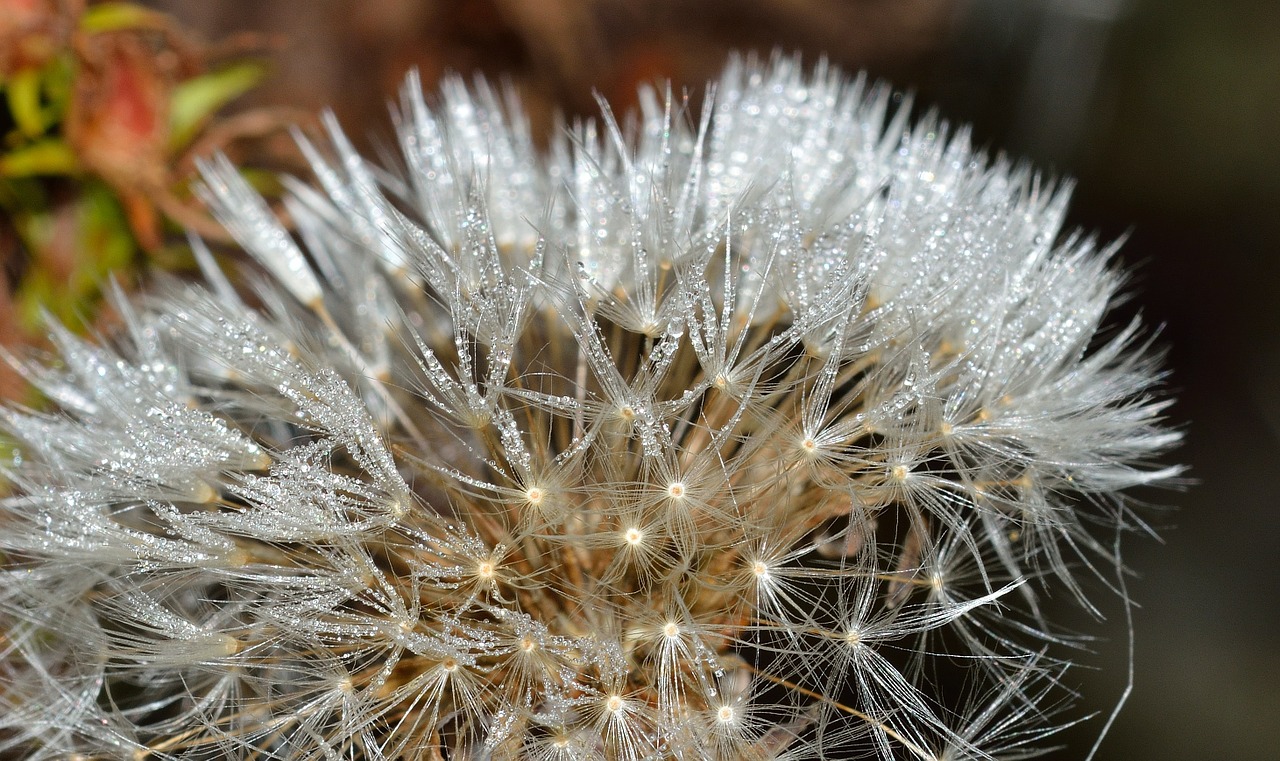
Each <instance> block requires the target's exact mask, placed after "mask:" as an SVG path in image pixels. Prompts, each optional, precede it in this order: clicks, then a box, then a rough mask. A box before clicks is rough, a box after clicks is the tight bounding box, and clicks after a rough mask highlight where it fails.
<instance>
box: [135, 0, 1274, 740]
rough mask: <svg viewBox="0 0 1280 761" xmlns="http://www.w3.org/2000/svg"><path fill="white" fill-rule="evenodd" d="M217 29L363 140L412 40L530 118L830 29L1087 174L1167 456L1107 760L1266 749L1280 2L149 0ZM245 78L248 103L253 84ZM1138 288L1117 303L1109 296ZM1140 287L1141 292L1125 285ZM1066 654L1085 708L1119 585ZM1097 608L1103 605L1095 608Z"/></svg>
mask: <svg viewBox="0 0 1280 761" xmlns="http://www.w3.org/2000/svg"><path fill="white" fill-rule="evenodd" d="M151 4H152V5H155V6H156V7H160V8H163V9H165V10H167V11H169V12H172V13H174V14H175V15H176V16H177V17H178V18H179V19H180V20H181V22H182V23H184V24H186V25H190V26H192V27H194V28H195V29H196V30H198V31H199V32H200V33H201V34H202V35H204V36H206V37H207V38H209V39H215V38H218V37H221V36H223V35H226V34H229V33H232V32H236V31H243V30H250V31H255V32H260V33H265V34H268V35H276V36H278V37H279V42H280V44H279V46H278V47H277V49H276V52H275V53H274V54H273V60H274V64H273V67H274V68H273V74H272V76H271V78H270V79H269V80H268V81H267V82H266V84H265V85H264V87H262V88H260V89H259V90H257V91H255V93H254V95H253V96H252V97H251V98H250V99H248V100H249V101H250V102H251V103H256V104H259V105H262V104H287V105H293V106H299V107H302V108H304V109H310V110H315V109H319V108H320V107H323V106H330V107H332V108H333V109H334V110H335V111H336V112H337V114H338V116H339V118H340V120H341V121H342V123H343V124H344V126H345V127H346V128H347V130H348V133H349V134H351V135H352V136H353V137H355V138H357V140H358V141H359V140H360V139H361V138H363V139H364V146H365V147H366V149H367V148H368V147H369V146H370V145H374V144H376V143H378V142H379V141H381V142H383V143H384V144H385V143H386V142H387V141H388V140H389V139H390V135H391V130H390V126H389V120H388V118H387V116H386V109H385V104H386V103H387V101H388V100H389V99H391V98H393V97H394V96H395V93H396V90H397V87H398V86H399V83H400V81H401V78H402V77H403V75H404V72H405V71H406V70H407V69H408V68H410V67H413V66H416V67H418V68H419V69H420V70H421V72H422V76H423V80H424V82H425V83H426V86H427V88H428V90H430V89H431V88H432V87H433V86H434V85H433V83H434V82H435V81H436V80H437V79H438V78H439V77H440V76H441V74H442V73H443V72H445V71H446V70H456V71H460V72H462V73H465V74H470V73H471V72H473V71H476V70H480V71H484V72H486V73H488V74H490V75H505V76H507V77H509V78H510V79H511V81H513V82H514V83H515V84H516V86H517V87H518V88H519V89H520V91H521V93H522V95H523V97H524V99H525V102H526V103H527V105H528V107H529V110H530V112H531V114H532V116H533V120H534V124H535V128H537V129H539V130H542V131H544V133H545V131H546V130H548V129H550V128H551V124H552V114H553V112H554V111H555V109H556V108H560V109H561V110H562V111H564V112H567V113H569V114H578V113H582V114H591V113H594V112H595V104H594V101H593V99H592V88H597V89H598V90H599V91H600V92H601V93H602V94H604V95H605V96H606V97H608V98H609V99H610V101H611V102H613V103H614V104H615V108H616V107H618V106H620V105H621V104H626V103H629V102H632V101H633V100H634V97H633V93H634V88H635V86H636V84H637V83H638V82H642V81H652V80H653V79H655V78H659V77H671V78H673V79H674V81H675V83H676V85H677V86H680V85H684V86H688V87H689V88H690V89H691V90H693V91H700V90H701V88H702V86H703V82H705V81H706V80H707V79H708V78H711V77H714V76H715V75H716V74H717V72H718V71H719V69H720V67H721V65H722V63H723V61H724V58H725V56H726V53H727V51H729V50H735V49H736V50H752V49H754V50H759V51H762V52H766V53H767V52H768V51H769V50H770V49H772V48H773V47H775V46H779V47H781V48H782V49H783V50H787V51H799V52H801V53H802V54H803V55H804V58H805V60H806V61H808V62H812V61H814V60H815V59H816V58H817V57H818V56H819V55H822V54H826V55H827V56H829V57H830V58H831V59H832V60H833V61H834V62H836V63H838V64H839V65H841V66H843V67H844V68H846V69H848V70H851V71H852V70H857V69H866V70H867V71H868V72H870V73H871V74H872V75H873V76H878V77H885V78H887V79H890V80H891V81H893V82H894V83H895V84H896V85H898V86H900V87H905V88H909V89H911V90H914V91H915V92H916V93H917V95H918V102H919V103H923V104H936V105H937V106H938V107H939V109H940V110H941V112H942V113H943V114H944V115H946V116H947V117H949V118H951V119H953V120H956V121H964V122H970V123H972V124H973V126H974V132H975V136H976V142H977V143H978V144H979V145H982V146H986V147H989V148H991V149H992V150H995V149H997V148H998V149H1002V150H1005V151H1007V152H1008V153H1010V154H1012V155H1015V156H1020V157H1026V158H1028V159H1030V160H1032V161H1033V162H1034V163H1035V164H1036V165H1038V166H1040V167H1042V168H1044V169H1045V170H1047V171H1049V172H1051V173H1054V174H1058V175H1069V176H1072V177H1075V178H1077V179H1078V180H1079V185H1078V191H1077V194H1076V196H1075V199H1076V200H1075V204H1074V207H1073V212H1072V214H1071V217H1070V219H1071V221H1072V223H1073V224H1074V225H1077V226H1080V227H1082V228H1084V229H1086V230H1090V231H1096V232H1098V233H1099V234H1100V235H1101V237H1103V238H1104V239H1114V238H1116V237H1119V236H1122V235H1126V234H1128V235H1129V239H1128V242H1127V243H1126V244H1125V247H1124V249H1123V254H1122V260H1123V262H1124V264H1125V266H1126V267H1128V268H1130V269H1131V271H1132V273H1133V275H1132V280H1133V288H1134V290H1135V291H1136V292H1137V293H1138V295H1137V297H1136V298H1135V299H1134V302H1133V303H1134V304H1135V305H1140V308H1141V310H1142V312H1143V314H1144V315H1145V316H1146V318H1147V320H1148V322H1149V323H1150V324H1152V325H1161V324H1163V325H1164V328H1163V331H1162V333H1163V335H1162V341H1163V342H1164V343H1165V344H1166V345H1168V346H1169V347H1170V352H1169V363H1168V364H1169V366H1170V368H1171V370H1172V374H1171V376H1170V380H1169V388H1170V389H1171V390H1172V391H1173V392H1174V393H1175V394H1176V395H1177V398H1178V403H1177V404H1176V406H1174V407H1173V409H1172V413H1171V416H1172V419H1173V421H1174V423H1175V424H1176V425H1178V426H1181V427H1183V428H1184V429H1185V430H1186V432H1187V443H1186V445H1185V446H1184V447H1183V448H1182V449H1181V450H1180V451H1179V452H1178V454H1177V456H1176V459H1177V460H1178V461H1181V462H1184V463H1189V464H1190V465H1191V471H1190V475H1191V476H1193V477H1194V479H1195V480H1196V481H1197V483H1195V484H1193V485H1191V486H1190V487H1188V488H1187V490H1186V491H1185V492H1177V491H1174V492H1161V493H1158V494H1153V495H1143V496H1144V497H1145V498H1147V499H1150V500H1151V501H1153V502H1156V503H1160V504H1166V505H1170V506H1171V507H1176V508H1177V509H1176V510H1167V511H1164V510H1152V511H1150V512H1148V513H1147V516H1148V517H1149V518H1150V519H1151V520H1152V521H1153V523H1154V524H1156V525H1157V526H1158V527H1159V528H1160V535H1161V537H1162V541H1159V542H1158V541H1156V540H1150V539H1142V538H1140V537H1134V538H1133V539H1132V540H1131V541H1130V542H1129V543H1128V550H1127V552H1126V558H1127V559H1128V561H1129V563H1130V564H1131V566H1132V567H1133V568H1134V569H1135V570H1136V571H1137V572H1138V574H1139V575H1138V577H1137V578H1135V579H1134V580H1132V582H1131V584H1130V590H1131V592H1132V594H1133V596H1134V597H1135V598H1136V600H1138V602H1139V603H1140V604H1141V606H1142V607H1141V609H1139V610H1137V611H1136V613H1135V618H1136V627H1137V629H1136V631H1137V657H1136V689H1135V692H1134V694H1133V697H1132V699H1131V700H1130V701H1129V704H1128V705H1127V707H1126V709H1125V710H1124V712H1123V713H1122V714H1121V715H1120V717H1119V719H1118V720H1117V722H1116V724H1115V727H1114V729H1113V731H1112V732H1111V734H1110V736H1109V737H1108V738H1107V740H1106V742H1105V743H1104V745H1103V746H1102V749H1101V751H1100V752H1099V754H1098V756H1097V757H1098V758H1099V759H1163V760H1165V761H1179V760H1181V759H1187V760H1188V761H1191V760H1195V761H1200V760H1201V759H1227V760H1229V759H1270V758H1277V757H1278V756H1277V755H1276V754H1277V753H1280V751H1277V748H1280V650H1278V649H1277V645H1278V644H1280V636H1277V632H1276V626H1277V623H1280V621H1278V619H1280V616H1278V615H1277V606H1278V605H1280V584H1278V583H1277V582H1278V580H1280V574H1278V573H1277V571H1276V565H1277V559H1278V558H1280V551H1278V547H1280V517H1278V515H1280V501H1278V500H1277V499H1276V497H1275V496H1274V495H1275V492H1276V491H1277V487H1278V485H1280V287H1278V285H1277V276H1278V275H1280V266H1277V256H1278V255H1280V251H1278V250H1277V244H1278V243H1280V147H1277V146H1278V145H1280V7H1277V4H1276V3H1275V2H1274V0H1225V1H1218V2H1208V3H1206V2H1203V0H1044V1H1043V2H1021V3H1020V2H1010V1H1009V0H971V1H970V2H959V1H956V0H929V1H926V0H879V1H877V0H853V1H851V2H842V1H841V0H708V1H705V2H696V3H695V2H675V1H674V0H647V1H646V0H636V2H626V1H624V0H522V1H516V0H459V1H457V2H447V1H441V2H396V1H395V0H365V1H364V2H356V1H355V0H308V1H307V2H298V1H297V0H269V1H264V0H220V1H218V2H201V3H183V2H180V1H179V0H155V1H154V2H152V3H151ZM246 105H247V104H246ZM1126 308H1130V307H1126ZM1132 308H1135V309H1136V308H1139V307H1137V306H1134V307H1132ZM1108 615H1109V620H1108V621H1107V622H1106V623H1105V624H1104V625H1103V628H1104V629H1105V636H1106V639H1105V640H1104V641H1101V642H1099V643H1098V644H1097V646H1096V651H1097V654H1096V656H1094V657H1090V658H1086V659H1085V660H1086V662H1087V663H1089V664H1090V665H1092V666H1095V667H1096V670H1093V671H1088V670H1077V671H1076V672H1074V673H1073V675H1072V676H1071V678H1072V679H1075V680H1078V683H1079V686H1080V689H1081V691H1082V693H1083V694H1084V699H1083V701H1082V702H1083V703H1084V704H1085V705H1086V706H1088V707H1090V708H1091V709H1092V710H1096V711H1099V712H1101V714H1102V715H1101V716H1100V717H1099V718H1096V719H1094V720H1093V721H1092V722H1090V723H1088V724H1087V725H1085V726H1082V727H1079V728H1076V729H1073V730H1071V731H1070V732H1069V733H1067V734H1066V735H1065V736H1064V737H1065V739H1066V740H1068V741H1069V742H1070V743H1071V748H1070V750H1069V751H1064V752H1062V753H1060V754H1058V755H1056V756H1054V758H1082V757H1083V756H1084V754H1085V753H1086V751H1087V749H1088V747H1089V745H1090V743H1091V742H1092V740H1091V738H1092V735H1093V734H1096V732H1097V731H1098V729H1099V727H1100V725H1101V722H1102V721H1103V718H1104V717H1105V715H1106V713H1107V712H1108V711H1109V710H1110V707H1111V705H1113V704H1114V701H1115V699H1116V698H1117V697H1118V696H1119V694H1120V693H1121V691H1122V689H1123V687H1124V683H1125V665H1126V661H1125V657H1126V634H1125V628H1124V624H1123V616H1122V612H1121V611H1120V610H1119V609H1118V608H1117V606H1114V605H1113V606H1111V608H1109V609H1108ZM1094 628H1096V627H1094Z"/></svg>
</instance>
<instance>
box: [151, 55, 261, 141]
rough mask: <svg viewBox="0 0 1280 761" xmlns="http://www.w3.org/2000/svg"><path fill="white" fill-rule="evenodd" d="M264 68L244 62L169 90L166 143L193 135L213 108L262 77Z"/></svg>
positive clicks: (214, 109)
mask: <svg viewBox="0 0 1280 761" xmlns="http://www.w3.org/2000/svg"><path fill="white" fill-rule="evenodd" d="M266 73H267V69H266V66H264V65H263V64H261V63H256V62H244V63H237V64H232V65H230V66H227V67H226V68H223V69H219V70H217V71H211V72H209V73H208V74H202V75H200V76H198V77H194V78H192V79H188V80H187V81H185V82H183V83H182V84H180V85H178V86H177V87H176V88H175V89H174V91H173V100H172V102H171V104H170V107H169V130H170V135H171V136H172V137H171V138H170V147H172V148H180V147H182V146H184V145H186V144H187V143H188V142H190V141H191V139H192V138H194V137H195V135H196V132H197V131H199V129H200V126H201V125H202V124H203V123H204V120H205V119H207V118H208V117H209V116H210V115H212V114H213V112H215V111H217V110H218V109H219V108H222V106H223V105H225V104H226V103H227V102H229V101H231V100H232V99H233V98H235V97H237V96H239V95H241V94H243V93H245V92H247V91H248V90H250V89H252V88H253V86H254V85H256V84H258V82H260V81H262V78H263V77H264V76H266Z"/></svg>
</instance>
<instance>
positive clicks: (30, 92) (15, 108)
mask: <svg viewBox="0 0 1280 761" xmlns="http://www.w3.org/2000/svg"><path fill="white" fill-rule="evenodd" d="M40 74H41V72H40V69H24V70H22V71H19V72H17V73H15V74H13V76H11V77H9V80H8V81H7V82H5V96H6V97H7V98H8V101H9V111H10V112H11V113H12V114H13V120H14V122H16V123H17V125H18V129H19V130H21V131H22V134H24V135H26V136H27V137H39V136H40V135H41V134H43V133H44V128H45V123H44V114H43V113H41V110H40Z"/></svg>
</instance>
